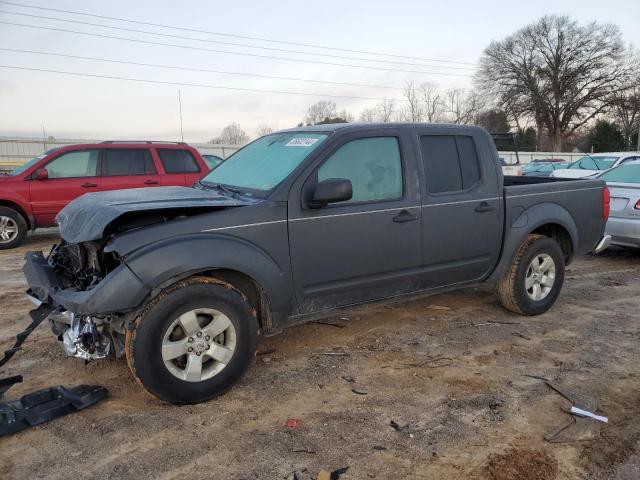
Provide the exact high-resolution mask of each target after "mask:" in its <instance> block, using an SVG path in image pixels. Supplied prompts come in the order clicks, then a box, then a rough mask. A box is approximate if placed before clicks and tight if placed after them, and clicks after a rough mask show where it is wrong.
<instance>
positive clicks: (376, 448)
mask: <svg viewBox="0 0 640 480" xmlns="http://www.w3.org/2000/svg"><path fill="white" fill-rule="evenodd" d="M373 449H374V450H378V451H382V450H387V447H383V446H382V445H374V446H373Z"/></svg>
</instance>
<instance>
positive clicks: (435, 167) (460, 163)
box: [420, 135, 480, 193]
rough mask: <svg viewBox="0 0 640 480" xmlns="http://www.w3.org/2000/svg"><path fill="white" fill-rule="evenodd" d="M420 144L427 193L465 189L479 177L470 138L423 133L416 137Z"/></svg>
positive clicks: (478, 169)
mask: <svg viewBox="0 0 640 480" xmlns="http://www.w3.org/2000/svg"><path fill="white" fill-rule="evenodd" d="M420 147H421V151H422V162H423V163H424V169H425V176H426V179H427V191H428V192H429V193H442V192H456V191H461V190H466V189H467V188H469V187H471V186H472V185H473V184H474V183H476V182H477V181H478V180H480V167H479V164H478V155H477V153H476V148H475V145H474V142H473V138H471V137H469V136H463V135H424V136H421V137H420Z"/></svg>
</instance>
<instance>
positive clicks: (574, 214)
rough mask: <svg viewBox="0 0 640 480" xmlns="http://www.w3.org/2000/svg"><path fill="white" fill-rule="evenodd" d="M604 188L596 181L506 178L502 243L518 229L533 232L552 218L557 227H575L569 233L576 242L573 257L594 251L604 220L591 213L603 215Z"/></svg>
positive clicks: (603, 185) (602, 184)
mask: <svg viewBox="0 0 640 480" xmlns="http://www.w3.org/2000/svg"><path fill="white" fill-rule="evenodd" d="M604 188H605V182H603V181H602V180H597V179H567V178H554V177H525V176H517V177H515V176H505V177H504V198H505V232H506V235H507V238H505V241H509V238H508V237H511V236H513V235H514V234H516V232H517V230H518V228H530V229H531V227H534V228H535V224H536V222H538V221H540V222H543V221H544V223H549V221H553V219H554V217H555V219H556V220H557V222H558V224H560V225H563V224H564V225H567V224H568V225H571V226H575V230H574V231H573V232H569V233H571V235H572V237H574V238H575V239H576V241H575V242H574V245H573V249H572V252H573V254H583V253H587V252H590V251H593V249H594V247H595V245H596V244H597V243H598V241H599V240H600V238H601V236H602V226H603V221H604V220H603V218H602V216H601V215H594V212H601V211H602V208H603V207H602V202H603V193H602V191H603V189H604ZM525 211H526V215H524V216H523V215H522V214H523V212H525ZM538 212H539V216H540V219H538ZM550 215H551V217H550ZM523 217H526V218H523ZM561 221H562V223H561ZM568 260H569V259H568Z"/></svg>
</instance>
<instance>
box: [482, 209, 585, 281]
mask: <svg viewBox="0 0 640 480" xmlns="http://www.w3.org/2000/svg"><path fill="white" fill-rule="evenodd" d="M543 225H559V226H561V227H562V228H564V229H565V230H566V231H567V233H568V234H569V237H570V238H571V246H572V250H573V251H574V252H575V251H577V250H578V242H579V236H578V227H577V226H576V222H575V220H574V219H573V216H572V215H571V213H569V211H568V210H567V209H566V208H564V207H563V206H561V205H559V204H557V203H552V202H544V203H539V204H536V205H535V206H533V207H531V208H528V209H523V208H522V207H511V208H510V209H509V211H508V212H507V218H506V225H505V227H506V228H505V232H506V233H505V239H504V242H503V246H502V254H501V256H500V261H499V262H498V265H497V266H496V269H495V270H494V272H493V273H492V274H491V277H490V279H492V280H497V279H499V278H500V277H502V276H503V275H504V274H505V272H506V271H507V270H508V269H509V268H510V267H511V264H512V262H513V258H514V257H515V255H516V253H517V252H518V249H519V248H520V245H522V242H524V240H525V239H526V238H527V237H528V236H529V235H530V234H531V232H533V231H534V230H536V229H538V228H540V227H542V226H543Z"/></svg>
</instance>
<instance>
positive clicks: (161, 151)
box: [0, 141, 209, 249]
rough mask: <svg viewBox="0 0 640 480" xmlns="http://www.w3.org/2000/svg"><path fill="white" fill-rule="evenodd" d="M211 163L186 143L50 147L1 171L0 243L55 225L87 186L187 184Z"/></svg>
mask: <svg viewBox="0 0 640 480" xmlns="http://www.w3.org/2000/svg"><path fill="white" fill-rule="evenodd" d="M207 172H209V167H208V166H207V164H206V163H205V161H204V160H203V159H202V157H201V156H200V154H199V153H198V151H197V150H196V149H195V148H193V147H190V146H189V145H187V144H184V143H174V142H112V141H107V142H103V143H95V144H82V145H69V146H66V147H60V148H56V149H52V150H48V151H47V152H45V153H43V154H42V155H40V156H38V157H36V158H34V159H32V160H30V161H28V162H26V163H25V164H24V165H22V166H20V167H18V168H16V169H15V170H13V171H12V172H11V173H10V174H9V175H3V176H0V225H3V227H2V234H0V249H6V248H13V247H16V246H18V245H20V244H21V243H22V241H23V240H24V238H25V237H26V235H27V231H28V230H35V229H36V228H39V227H47V226H52V225H55V216H56V215H57V214H58V212H59V211H60V210H62V208H64V207H65V206H66V205H67V204H68V203H69V202H70V201H71V200H73V199H74V198H76V197H79V196H80V195H83V194H85V193H87V192H99V191H107V190H118V189H123V188H142V187H157V186H167V185H179V186H187V185H192V184H193V183H194V182H196V181H198V180H199V179H200V178H202V177H203V176H204V175H205V174H206V173H207Z"/></svg>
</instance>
